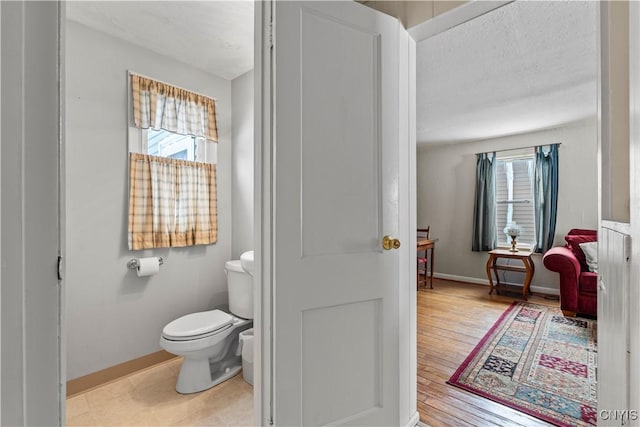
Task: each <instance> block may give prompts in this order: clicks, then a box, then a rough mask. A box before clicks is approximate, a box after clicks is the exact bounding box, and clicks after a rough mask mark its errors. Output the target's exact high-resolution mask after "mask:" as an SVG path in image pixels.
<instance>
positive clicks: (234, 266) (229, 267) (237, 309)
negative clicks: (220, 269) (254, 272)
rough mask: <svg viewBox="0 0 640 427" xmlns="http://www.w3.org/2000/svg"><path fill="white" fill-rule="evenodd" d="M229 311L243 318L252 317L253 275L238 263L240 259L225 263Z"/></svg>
mask: <svg viewBox="0 0 640 427" xmlns="http://www.w3.org/2000/svg"><path fill="white" fill-rule="evenodd" d="M225 271H226V273H227V290H228V291H229V311H230V312H231V313H232V314H233V315H235V316H238V317H242V318H243V319H253V277H252V276H251V275H250V274H249V273H247V272H246V271H245V270H244V269H243V268H242V265H241V264H240V260H239V259H238V260H233V261H227V262H226V263H225Z"/></svg>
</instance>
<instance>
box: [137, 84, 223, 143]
mask: <svg viewBox="0 0 640 427" xmlns="http://www.w3.org/2000/svg"><path fill="white" fill-rule="evenodd" d="M131 98H132V103H133V121H134V124H135V126H137V127H139V128H143V129H147V128H150V127H151V128H154V129H164V130H167V131H169V132H175V133H179V134H182V135H194V136H198V137H202V138H206V139H207V140H209V141H215V142H217V141H218V128H217V124H216V103H215V100H214V99H213V98H209V97H207V96H204V95H200V94H197V93H195V92H190V91H188V90H185V89H181V88H178V87H176V86H171V85H168V84H166V83H163V82H160V81H157V80H152V79H149V78H146V77H142V76H140V75H137V74H131Z"/></svg>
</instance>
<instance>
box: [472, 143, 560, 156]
mask: <svg viewBox="0 0 640 427" xmlns="http://www.w3.org/2000/svg"><path fill="white" fill-rule="evenodd" d="M547 145H562V142H555V143H553V144H538V145H527V146H526V147H518V148H505V149H504V150H491V151H482V152H480V153H476V154H485V153H502V152H503V151H516V150H524V149H526V148H538V147H546V146H547Z"/></svg>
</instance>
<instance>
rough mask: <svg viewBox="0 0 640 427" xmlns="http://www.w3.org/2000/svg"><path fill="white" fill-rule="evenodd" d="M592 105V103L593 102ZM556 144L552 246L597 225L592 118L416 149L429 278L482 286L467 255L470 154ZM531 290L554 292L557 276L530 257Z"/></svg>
mask: <svg viewBox="0 0 640 427" xmlns="http://www.w3.org/2000/svg"><path fill="white" fill-rule="evenodd" d="M594 102H595V99H594ZM557 142H560V143H562V145H561V146H560V154H559V157H560V175H559V197H558V219H557V223H556V238H555V246H558V245H562V244H564V236H565V234H566V233H567V231H569V230H570V229H571V228H590V229H594V230H595V229H596V228H597V224H598V172H597V129H596V120H595V118H593V119H589V120H584V121H581V122H578V123H574V124H571V125H567V126H563V127H559V128H556V129H550V130H544V131H539V132H533V133H528V134H522V135H514V136H508V137H503V138H496V139H489V140H483V141H474V142H466V143H459V144H451V145H440V146H435V147H421V148H419V149H418V226H419V227H422V226H427V225H431V236H432V237H437V238H439V239H440V240H439V241H438V242H437V243H436V252H435V257H436V260H435V272H436V273H441V274H447V275H454V276H462V277H468V278H473V279H479V280H483V281H486V280H487V275H486V270H485V265H486V262H487V254H486V253H485V252H472V251H471V235H472V229H473V205H474V192H475V173H476V157H475V153H479V152H486V151H493V150H504V149H512V148H520V147H527V146H533V145H542V144H551V143H557ZM534 263H535V266H536V271H535V275H534V278H533V282H532V286H538V287H546V288H552V289H558V277H557V276H558V275H557V273H553V272H550V271H548V270H546V269H545V268H544V265H543V264H542V256H541V255H534Z"/></svg>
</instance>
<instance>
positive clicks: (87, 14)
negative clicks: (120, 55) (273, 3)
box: [66, 0, 253, 80]
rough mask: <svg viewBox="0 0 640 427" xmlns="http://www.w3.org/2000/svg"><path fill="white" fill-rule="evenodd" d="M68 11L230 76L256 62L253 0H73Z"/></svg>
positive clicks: (84, 21) (96, 26)
mask: <svg viewBox="0 0 640 427" xmlns="http://www.w3.org/2000/svg"><path fill="white" fill-rule="evenodd" d="M66 5H67V17H68V18H69V19H71V20H73V21H77V22H80V23H81V24H84V25H86V26H88V27H91V28H94V29H96V30H98V31H102V32H105V33H107V34H110V35H112V36H114V37H117V38H120V39H123V40H126V41H128V42H130V43H132V44H135V45H139V46H142V47H145V48H147V49H149V50H152V51H154V52H156V53H160V54H162V55H166V56H169V57H172V58H174V59H177V60H179V61H181V62H184V63H186V64H189V65H192V66H195V67H197V68H199V69H202V70H205V71H208V72H210V73H212V74H215V75H217V76H219V77H223V78H225V79H228V80H231V79H234V78H236V77H238V76H239V75H241V74H244V73H246V72H247V71H249V70H251V69H252V68H253V0H234V1H217V0H216V1H199V2H198V1H194V2H192V1H69V2H67V3H66Z"/></svg>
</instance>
